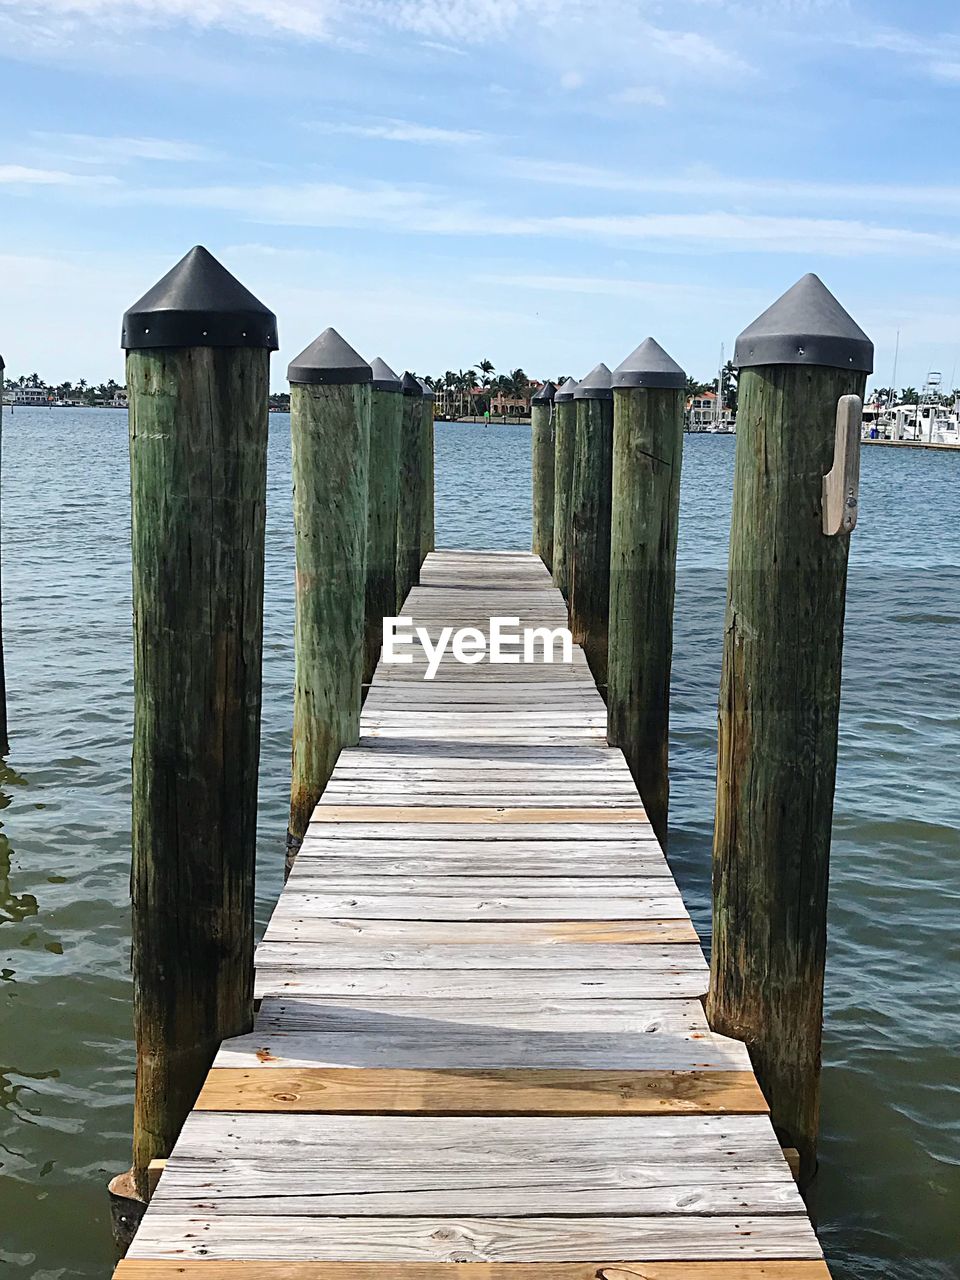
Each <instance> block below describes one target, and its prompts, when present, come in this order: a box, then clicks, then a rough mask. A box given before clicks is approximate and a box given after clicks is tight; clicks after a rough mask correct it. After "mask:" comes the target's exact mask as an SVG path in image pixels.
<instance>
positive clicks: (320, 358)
mask: <svg viewBox="0 0 960 1280" xmlns="http://www.w3.org/2000/svg"><path fill="white" fill-rule="evenodd" d="M372 379H373V370H372V369H371V368H370V366H369V365H368V364H367V362H366V360H364V358H363V356H361V355H358V354H357V353H356V351H354V349H353V347H351V345H350V343H349V342H346V341H345V340H344V339H343V338H341V337H340V335H339V333H337V331H336V329H324V331H323V333H321V335H320V337H319V338H315V339H314V340H313V342H311V343H310V345H309V347H307V348H306V349H305V350H303V351H301V352H300V354H299V355H298V356H297V358H296V359H295V360H291V362H290V365H289V367H288V368H287V381H288V382H297V383H307V384H309V385H311V386H315V387H344V386H351V385H353V384H356V383H360V382H370V381H371V380H372Z"/></svg>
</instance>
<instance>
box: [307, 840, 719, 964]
mask: <svg viewBox="0 0 960 1280" xmlns="http://www.w3.org/2000/svg"><path fill="white" fill-rule="evenodd" d="M434 843H436V842H434ZM460 845H461V846H464V847H458V846H457V845H453V846H444V847H441V848H439V849H437V848H431V846H430V845H429V844H426V845H422V846H419V848H423V849H424V850H425V852H423V853H421V852H420V851H419V848H418V849H416V850H413V851H410V852H408V853H406V854H403V853H400V852H396V853H395V856H391V853H393V851H394V850H395V849H396V845H395V844H391V845H390V846H388V847H386V848H385V847H384V845H383V844H380V846H379V852H378V851H377V849H376V848H374V849H370V848H369V847H368V848H366V849H364V850H356V849H354V850H351V851H349V852H348V851H347V850H346V849H344V848H343V846H342V845H340V844H333V845H329V846H327V845H323V844H321V845H320V846H319V847H318V846H317V845H316V844H315V843H311V845H310V846H307V845H306V844H304V846H303V847H302V848H301V849H300V852H299V853H298V854H297V863H298V865H299V866H301V867H302V868H303V869H304V870H309V869H310V865H308V864H312V866H313V869H314V870H315V871H316V872H317V874H321V873H325V874H327V875H330V876H332V877H334V878H336V879H345V878H347V877H348V876H351V875H356V874H357V872H358V871H359V872H361V873H369V874H370V875H375V876H411V875H414V876H439V875H451V876H465V875H470V874H472V873H475V872H476V871H478V870H482V871H483V873H484V874H485V875H494V876H500V875H502V876H508V875H510V874H512V873H514V872H520V873H522V874H523V875H524V876H542V877H544V878H549V877H552V876H559V877H565V876H577V877H578V878H579V879H581V880H582V879H588V880H589V879H593V878H596V877H598V876H601V877H602V876H603V874H604V873H605V872H608V873H610V874H612V875H619V876H629V875H636V876H641V877H643V878H644V879H649V878H650V877H651V876H654V877H657V878H658V879H661V880H664V881H667V882H669V879H670V870H669V868H668V866H667V864H666V862H665V861H664V859H663V856H662V855H661V854H660V852H659V847H658V849H657V855H656V857H653V856H650V857H643V856H641V855H640V854H627V855H626V856H625V857H624V856H623V855H621V854H619V853H613V854H611V853H608V852H603V853H602V854H600V855H599V856H601V857H602V858H603V864H602V866H601V865H599V864H598V863H597V862H596V861H595V862H594V863H593V864H592V865H591V863H590V862H588V861H585V859H584V854H583V849H582V847H581V848H580V849H579V850H578V852H577V854H575V855H567V856H566V857H562V858H560V857H557V855H556V854H555V852H554V851H553V850H552V849H551V851H550V856H546V854H544V855H542V856H539V857H538V856H537V854H536V853H529V852H527V851H526V850H523V851H522V852H520V853H514V852H511V845H510V843H509V841H505V840H503V841H496V842H492V843H490V844H488V845H486V846H483V847H482V848H479V849H478V848H477V847H476V846H474V845H472V844H470V843H469V842H468V841H462V842H460ZM573 923H576V922H573ZM618 923H622V922H618ZM672 923H675V922H672ZM672 941H680V942H695V941H696V934H694V933H692V932H691V933H690V934H689V935H688V936H686V937H683V938H679V939H672Z"/></svg>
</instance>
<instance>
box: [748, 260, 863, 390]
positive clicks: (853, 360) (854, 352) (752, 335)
mask: <svg viewBox="0 0 960 1280" xmlns="http://www.w3.org/2000/svg"><path fill="white" fill-rule="evenodd" d="M733 364H734V367H735V368H737V369H749V368H754V367H756V366H757V365H765V364H811V365H821V366H826V367H827V368H830V369H856V370H858V371H859V372H861V373H872V372H873V343H872V342H871V341H870V339H869V338H868V337H867V335H866V334H865V333H864V332H863V330H862V329H861V328H860V326H859V325H858V324H857V323H856V321H855V320H853V319H852V318H851V317H850V316H849V315H848V314H847V312H846V311H844V309H843V307H842V306H841V305H840V303H839V302H838V301H837V300H836V298H835V297H834V296H833V294H832V293H831V292H830V290H829V289H828V288H827V287H826V285H825V284H824V283H823V281H822V280H821V279H820V278H819V276H815V275H813V274H812V273H811V274H809V275H805V276H804V277H803V279H802V280H798V281H797V283H796V284H795V285H794V286H793V288H792V289H788V290H787V292H786V293H785V294H784V295H783V297H781V298H778V299H777V301H776V302H775V303H774V304H773V306H772V307H768V308H767V310H766V311H764V313H763V315H762V316H759V317H758V318H757V319H756V320H754V322H753V324H749V325H747V327H746V329H744V331H743V333H741V335H740V337H739V338H738V339H737V343H736V346H735V347H734V350H733Z"/></svg>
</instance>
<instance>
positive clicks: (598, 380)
mask: <svg viewBox="0 0 960 1280" xmlns="http://www.w3.org/2000/svg"><path fill="white" fill-rule="evenodd" d="M612 378H613V374H612V373H611V372H610V370H609V369H608V368H607V366H606V365H605V364H604V363H603V361H602V360H601V361H600V363H599V364H598V365H597V367H596V368H595V369H591V370H590V372H589V373H588V374H587V376H586V377H585V378H581V379H580V381H579V382H578V383H577V389H576V391H575V392H574V393H573V398H574V400H612V399H613V385H612Z"/></svg>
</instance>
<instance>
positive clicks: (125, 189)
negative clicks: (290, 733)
mask: <svg viewBox="0 0 960 1280" xmlns="http://www.w3.org/2000/svg"><path fill="white" fill-rule="evenodd" d="M958 108H960V13H958V7H957V5H956V4H955V3H947V2H946V0H914V2H913V3H906V2H904V3H890V2H888V0H755V2H754V3H735V2H732V0H675V2H674V3H670V4H666V3H647V2H646V0H0V233H2V234H0V351H2V352H3V354H4V356H5V358H6V361H7V365H8V374H9V373H13V374H15V375H18V374H19V373H21V372H23V373H30V372H33V371H34V370H36V371H37V372H39V373H40V375H41V376H42V377H46V378H48V379H50V380H59V379H61V378H71V379H73V380H75V379H77V378H79V377H81V376H86V377H87V378H89V379H92V380H95V381H100V380H101V379H103V378H107V377H111V376H114V377H118V378H119V377H120V376H121V373H122V357H121V354H120V352H119V349H118V335H119V327H120V317H121V314H122V312H123V310H124V309H125V307H126V306H128V305H129V304H130V303H131V302H133V301H134V300H135V299H136V298H137V297H139V296H140V294H142V293H143V292H144V291H145V290H146V288H147V287H148V286H149V285H151V284H152V283H153V282H154V281H155V280H156V279H157V278H158V277H159V276H160V275H161V274H162V273H163V272H164V271H165V270H166V269H167V268H168V267H169V266H170V265H172V263H173V262H175V261H176V260H177V259H178V258H179V257H181V256H182V254H183V253H184V252H185V251H186V250H187V249H188V248H189V247H190V246H191V245H192V244H194V243H198V242H199V243H203V244H206V245H207V247H208V248H210V249H211V250H212V251H213V252H214V253H215V254H217V256H218V257H220V258H221V260H222V261H223V262H224V263H225V264H226V265H227V266H228V267H229V268H230V269H231V270H232V271H233V272H234V273H235V274H236V275H237V276H239V278H240V279H241V280H242V281H243V282H244V283H245V284H246V285H247V286H248V287H249V288H251V289H252V290H253V291H254V292H255V293H256V294H258V296H259V297H261V298H262V299H263V301H264V302H266V303H267V304H268V305H269V306H271V307H272V308H273V309H274V310H275V311H276V312H277V314H278V316H279V324H280V338H281V343H282V350H281V352H280V354H279V356H277V357H275V359H274V375H273V382H274V385H275V386H276V387H281V386H283V385H284V373H285V370H286V365H287V362H288V360H289V359H290V358H291V357H292V356H293V355H295V354H296V353H297V352H298V351H299V350H300V349H301V348H302V347H303V346H305V345H306V344H307V342H309V341H310V340H311V339H312V338H313V337H314V336H315V335H316V334H317V333H318V332H319V331H320V330H322V329H323V328H325V327H326V326H327V325H328V324H332V325H334V326H335V327H336V328H338V329H340V331H341V332H342V333H343V334H344V336H345V337H346V338H347V339H348V340H349V341H350V342H352V343H353V345H354V346H355V347H356V348H357V349H358V350H359V351H361V352H362V353H363V354H364V355H366V356H367V357H368V358H371V357H372V356H373V355H376V354H380V355H383V356H384V357H385V358H386V359H387V360H388V361H389V362H390V363H392V364H394V365H395V367H397V368H401V367H403V366H407V367H411V368H415V369H417V370H418V371H420V372H421V373H432V372H442V371H443V370H444V369H447V368H454V369H456V368H466V367H467V366H468V365H469V364H475V363H476V362H477V361H478V360H480V359H481V358H483V357H488V358H489V359H491V360H492V361H493V362H494V364H495V365H496V366H497V368H498V369H505V368H507V367H508V366H511V367H512V366H516V365H518V364H519V365H522V366H523V367H524V368H525V369H526V370H527V372H528V373H529V374H531V375H532V376H547V375H553V374H556V373H560V372H564V373H571V372H572V373H573V374H574V375H579V374H582V373H584V372H586V371H587V370H588V369H590V368H592V367H593V365H594V364H596V363H597V361H598V360H605V361H606V362H607V363H608V364H611V365H614V364H616V363H618V362H619V360H620V359H622V358H623V356H625V355H626V354H627V353H628V352H629V351H630V350H631V349H632V348H633V347H634V346H636V345H637V343H638V342H639V341H641V340H642V339H643V338H644V337H645V336H646V335H647V334H648V333H652V334H653V335H654V336H655V337H656V338H658V340H659V341H660V342H662V343H663V345H664V346H665V347H666V348H667V349H668V350H669V351H670V353H671V354H672V355H674V356H675V357H676V358H677V359H678V360H679V361H680V363H681V364H683V365H684V367H685V368H686V369H687V370H688V371H689V372H692V373H694V374H696V375H697V376H699V377H703V378H707V377H709V376H710V375H711V373H712V371H713V369H714V368H715V367H716V363H717V359H718V356H719V349H720V344H721V342H723V343H725V344H726V347H727V351H728V353H729V351H730V349H731V347H732V343H733V339H734V338H735V337H736V335H737V333H738V332H739V331H740V330H741V329H742V328H743V327H744V326H745V325H746V324H747V323H749V321H750V320H752V319H753V318H754V317H755V316H756V315H757V314H758V313H759V312H760V311H762V310H763V309H764V308H765V307H766V306H767V305H768V304H769V303H770V302H772V301H773V299H774V298H775V297H777V296H778V295H779V294H780V293H781V292H783V290H784V289H785V288H787V287H788V286H789V285H790V284H792V283H793V282H794V281H795V280H796V279H797V278H798V277H799V276H800V275H802V274H803V273H804V272H806V271H810V270H813V271H816V272H818V273H819V274H820V275H821V276H822V277H823V279H824V280H825V282H826V283H827V285H828V286H829V287H830V288H831V289H833V291H834V292H835V293H836V294H837V296H838V297H839V298H840V300H841V301H842V302H843V303H844V304H845V305H846V306H847V308H848V309H849V310H850V311H851V313H852V314H853V315H854V317H855V318H856V319H857V320H858V321H859V322H860V324H862V325H863V327H864V328H866V329H867V331H868V332H869V334H870V335H871V337H872V338H873V339H874V341H875V343H876V347H877V375H878V380H879V381H880V382H881V383H884V384H885V383H887V382H889V380H890V377H891V374H892V364H893V354H894V342H895V337H896V331H897V329H898V328H899V329H900V330H901V343H900V360H899V368H898V378H897V380H898V383H899V384H900V385H904V384H906V383H910V382H912V383H914V384H917V383H919V382H922V381H923V380H924V379H925V378H926V375H927V371H928V369H930V368H931V367H932V368H937V369H940V370H941V371H942V372H943V376H944V381H945V382H948V381H949V380H950V378H951V375H953V379H954V382H955V383H956V382H958V381H960V287H958V286H960V275H958V269H957V268H958V263H960V225H958V215H960V177H958V176H957V173H956V163H955V161H956V137H957V125H958ZM955 371H956V372H955Z"/></svg>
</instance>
